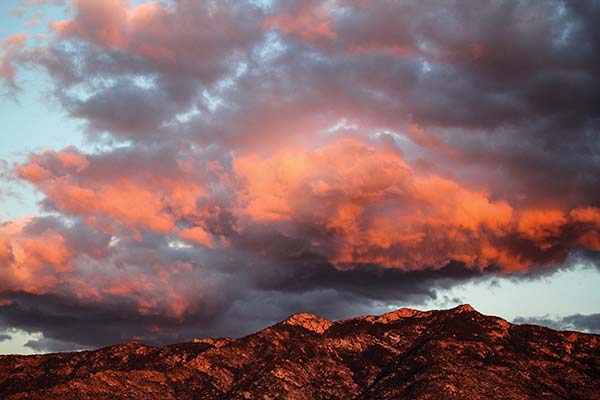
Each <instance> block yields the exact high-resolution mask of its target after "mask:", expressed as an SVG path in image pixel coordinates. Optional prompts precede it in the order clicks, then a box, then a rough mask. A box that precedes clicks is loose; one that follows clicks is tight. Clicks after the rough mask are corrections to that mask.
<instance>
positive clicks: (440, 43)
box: [0, 0, 600, 350]
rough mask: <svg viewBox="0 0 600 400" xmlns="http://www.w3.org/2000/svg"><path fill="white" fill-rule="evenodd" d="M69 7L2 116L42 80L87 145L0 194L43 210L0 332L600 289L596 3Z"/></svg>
mask: <svg viewBox="0 0 600 400" xmlns="http://www.w3.org/2000/svg"><path fill="white" fill-rule="evenodd" d="M47 3H49V2H27V1H24V2H23V5H24V6H26V7H42V8H43V7H44V4H47ZM54 3H56V2H54ZM60 3H63V2H60ZM65 7H66V15H67V18H66V19H61V20H51V21H48V22H49V23H48V27H47V29H48V32H47V35H46V36H45V37H43V38H37V39H34V38H33V37H32V36H31V35H29V34H28V33H27V32H21V33H16V34H14V35H11V36H9V37H7V38H4V39H3V41H2V51H1V52H0V78H2V79H3V82H4V85H5V88H6V90H7V91H8V92H7V93H9V95H10V96H16V97H17V98H18V96H19V93H20V92H21V91H22V90H24V89H25V88H26V85H27V82H24V81H21V80H20V74H21V73H24V71H30V70H32V69H34V70H37V71H42V72H43V73H44V74H46V75H47V77H48V79H49V80H50V82H51V83H52V92H51V97H52V99H53V100H54V101H56V102H57V103H58V104H59V108H60V109H61V111H63V112H65V113H66V114H67V115H68V116H69V118H71V119H73V120H76V121H78V122H79V123H80V124H81V125H80V128H81V133H82V135H84V136H85V138H86V141H87V143H88V145H87V146H85V147H77V146H69V147H66V148H48V149H42V150H40V151H36V152H33V153H30V154H26V155H24V156H22V157H20V159H19V160H17V161H15V162H14V163H13V164H12V165H10V166H8V167H7V171H8V172H7V173H5V174H0V177H2V179H5V180H10V181H11V182H18V185H22V186H23V187H27V186H28V187H31V188H34V189H35V190H36V191H37V192H38V193H40V194H41V196H42V199H43V200H42V201H41V202H40V203H39V212H38V214H37V215H33V216H25V215H24V216H22V218H20V219H15V220H7V221H2V224H1V226H0V264H1V265H2V268H1V269H0V327H2V326H5V327H7V328H18V329H22V330H25V331H28V332H41V333H42V334H43V335H44V338H42V339H40V340H38V342H36V343H33V344H32V346H34V347H35V346H37V348H39V349H50V350H52V349H57V350H60V349H69V348H79V347H93V346H99V345H103V344H109V343H114V342H120V341H124V340H131V339H133V338H136V339H139V340H145V341H149V342H152V343H164V342H169V341H174V340H178V339H181V340H183V339H189V337H190V336H193V335H196V336H198V335H203V334H204V335H221V334H236V333H237V332H243V331H244V329H247V328H244V326H245V325H244V324H246V326H251V327H255V326H256V327H261V326H262V325H263V322H265V321H271V320H273V319H277V318H280V317H282V316H285V314H287V313H289V312H293V311H300V310H299V309H298V308H299V307H301V308H303V310H317V311H322V312H324V313H329V315H331V316H333V317H336V316H339V317H341V316H344V315H346V314H347V313H348V311H347V310H349V309H353V310H358V309H360V310H368V309H369V305H372V304H374V303H377V302H379V303H382V302H383V303H385V302H390V303H399V302H400V303H401V302H410V303H412V304H414V303H420V302H424V301H425V300H427V299H428V298H433V297H435V296H436V291H437V290H439V289H442V288H450V287H454V286H457V285H460V284H461V283H465V282H469V281H473V280H476V279H479V278H483V277H492V276H494V277H497V278H499V279H503V278H507V279H530V278H531V277H532V276H533V277H535V276H539V275H542V274H550V273H552V272H554V271H557V270H559V269H561V268H569V267H571V266H572V264H573V262H574V261H573V260H579V261H585V262H586V263H591V264H593V265H595V266H597V255H598V252H599V251H600V194H599V193H600V191H599V190H598V187H600V182H599V177H600V159H599V158H598V154H600V140H599V139H600V137H599V135H598V132H599V130H598V129H599V121H600V118H599V117H600V109H598V106H597V104H600V77H599V76H598V71H600V65H599V64H600V58H599V56H598V54H600V53H599V50H600V31H599V28H598V25H597V24H594V20H595V18H598V16H600V7H598V5H597V4H596V3H592V2H589V3H588V2H578V3H563V2H560V1H556V2H544V3H527V2H525V3H519V2H511V1H506V2H495V3H485V4H484V3H478V2H457V3H448V4H446V5H444V6H441V5H440V3H439V2H428V1H419V2H395V1H378V2H364V1H359V0H354V1H353V0H348V1H341V0H340V1H337V0H335V1H306V2H292V1H273V2H256V1H214V2H213V1H192V0H174V1H163V2H145V1H142V2H135V4H134V3H133V2H129V1H127V0H110V1H108V0H74V1H72V2H65ZM42 134H43V133H40V135H42ZM269 303H275V304H279V305H280V306H278V307H279V308H277V309H275V310H274V309H273V308H270V306H267V304H269ZM261 310H263V311H261ZM66 326H70V327H71V328H72V329H67V328H66Z"/></svg>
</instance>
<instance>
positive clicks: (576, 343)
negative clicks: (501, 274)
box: [0, 305, 600, 400]
mask: <svg viewBox="0 0 600 400" xmlns="http://www.w3.org/2000/svg"><path fill="white" fill-rule="evenodd" d="M0 398H2V399H95V400H98V399H114V398H118V399H405V398H410V399H491V398H495V399H500V398H502V399H600V336H599V335H590V334H583V333H576V332H558V331H554V330H552V329H548V328H543V327H540V326H535V325H513V324H510V323H508V322H506V321H505V320H503V319H500V318H496V317H491V316H485V315H482V314H480V313H478V312H477V311H475V310H474V309H473V308H471V307H470V306H468V305H463V306H459V307H457V308H454V309H451V310H444V311H428V312H420V311H416V310H410V309H400V310H397V311H394V312H391V313H388V314H384V315H382V316H378V317H375V316H367V317H360V318H353V319H348V320H343V321H338V322H331V321H328V320H325V319H322V318H319V317H317V316H315V315H312V314H295V315H293V316H291V317H290V318H288V319H287V320H285V321H283V322H281V323H278V324H276V325H274V326H271V327H269V328H267V329H265V330H262V331H260V332H258V333H255V334H253V335H250V336H247V337H244V338H241V339H204V340H195V341H194V342H192V343H181V344H175V345H171V346H167V347H164V348H156V347H148V346H144V345H142V344H138V343H128V344H125V345H119V346H112V347H107V348H104V349H100V350H96V351H85V352H78V353H60V354H48V355H36V356H0Z"/></svg>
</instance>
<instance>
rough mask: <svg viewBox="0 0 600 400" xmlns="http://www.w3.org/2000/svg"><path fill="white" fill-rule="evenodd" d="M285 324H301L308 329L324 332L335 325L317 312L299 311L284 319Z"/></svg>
mask: <svg viewBox="0 0 600 400" xmlns="http://www.w3.org/2000/svg"><path fill="white" fill-rule="evenodd" d="M283 324H284V325H294V326H300V327H302V328H304V329H308V330H309V331H313V332H316V333H323V332H325V331H326V330H327V329H329V328H330V327H331V325H333V322H331V321H329V320H327V319H325V318H321V317H319V316H318V315H315V314H310V313H297V314H292V315H291V316H289V317H288V319H286V320H285V321H283Z"/></svg>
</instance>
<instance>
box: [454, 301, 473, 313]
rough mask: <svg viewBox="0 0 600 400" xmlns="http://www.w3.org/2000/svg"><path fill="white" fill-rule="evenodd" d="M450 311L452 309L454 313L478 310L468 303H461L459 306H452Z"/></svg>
mask: <svg viewBox="0 0 600 400" xmlns="http://www.w3.org/2000/svg"><path fill="white" fill-rule="evenodd" d="M450 311H454V312H455V313H457V314H458V313H463V312H478V311H477V310H476V309H474V308H473V307H472V306H471V305H470V304H467V303H465V304H461V305H460V306H457V307H454V308H452V309H450Z"/></svg>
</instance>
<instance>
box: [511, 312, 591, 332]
mask: <svg viewBox="0 0 600 400" xmlns="http://www.w3.org/2000/svg"><path fill="white" fill-rule="evenodd" d="M514 322H515V323H517V324H536V325H544V326H548V327H550V328H553V329H558V330H574V331H583V332H590V333H600V314H588V315H582V314H573V315H567V316H565V317H560V318H552V317H551V316H548V315H547V316H545V317H517V318H515V321H514Z"/></svg>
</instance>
